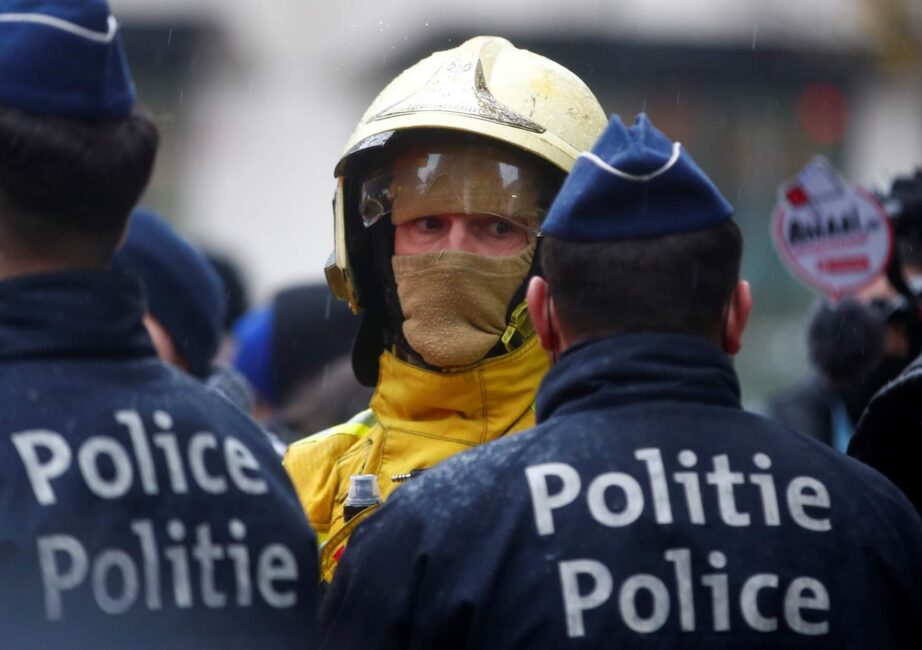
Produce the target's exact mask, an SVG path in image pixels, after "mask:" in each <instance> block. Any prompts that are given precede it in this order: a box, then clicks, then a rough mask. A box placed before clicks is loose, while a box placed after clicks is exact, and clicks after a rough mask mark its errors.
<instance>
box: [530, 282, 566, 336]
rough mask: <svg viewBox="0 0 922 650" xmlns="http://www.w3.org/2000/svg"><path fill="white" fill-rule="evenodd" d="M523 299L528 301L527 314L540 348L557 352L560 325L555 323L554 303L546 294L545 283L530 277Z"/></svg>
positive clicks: (546, 286)
mask: <svg viewBox="0 0 922 650" xmlns="http://www.w3.org/2000/svg"><path fill="white" fill-rule="evenodd" d="M525 297H526V299H527V300H528V314H529V316H531V322H532V323H533V324H534V326H535V332H536V333H537V334H538V340H539V341H540V342H541V347H542V348H544V349H545V350H547V351H548V352H552V353H557V352H559V351H560V350H559V346H560V324H559V323H558V322H557V313H556V311H555V309H554V303H553V301H552V300H551V296H550V294H549V293H548V284H547V281H546V280H545V279H544V278H542V277H540V276H537V275H536V276H534V277H532V279H531V280H529V282H528V291H527V292H526V294H525Z"/></svg>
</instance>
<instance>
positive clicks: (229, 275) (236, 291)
mask: <svg viewBox="0 0 922 650" xmlns="http://www.w3.org/2000/svg"><path fill="white" fill-rule="evenodd" d="M205 257H206V258H207V259H208V261H209V262H211V266H212V267H213V268H214V270H215V271H217V273H218V275H219V276H221V283H222V284H223V286H224V297H225V299H226V300H227V311H226V312H225V313H224V325H223V334H222V338H221V345H220V346H219V347H218V353H217V355H216V356H215V360H216V361H217V362H218V363H219V364H220V365H221V366H222V367H226V366H230V365H232V364H233V360H234V354H235V349H234V337H233V331H232V330H233V329H234V324H235V323H236V322H237V321H238V320H240V318H241V317H242V316H243V315H244V314H245V313H247V312H248V311H249V310H250V290H249V288H248V286H247V280H246V275H245V274H244V272H243V267H242V266H241V265H240V264H239V263H238V262H237V261H236V260H234V258H233V257H231V256H230V255H225V254H223V253H216V252H209V251H205ZM250 397H251V399H253V398H254V397H255V396H253V395H251V396H250ZM252 407H253V404H252V403H251V404H250V408H252Z"/></svg>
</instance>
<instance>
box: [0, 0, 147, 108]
mask: <svg viewBox="0 0 922 650" xmlns="http://www.w3.org/2000/svg"><path fill="white" fill-rule="evenodd" d="M134 102H135V89H134V84H133V83H132V81H131V73H130V72H129V70H128V62H127V60H126V58H125V51H124V49H123V47H122V40H121V35H120V34H119V29H118V23H117V22H116V20H115V18H114V17H113V16H112V14H111V12H110V11H109V4H108V2H106V0H0V104H5V105H7V106H15V107H17V108H22V109H25V110H28V111H33V112H36V113H43V114H48V115H56V116H60V117H73V118H83V119H114V118H123V117H127V116H128V115H129V114H130V113H131V110H132V108H133V106H134Z"/></svg>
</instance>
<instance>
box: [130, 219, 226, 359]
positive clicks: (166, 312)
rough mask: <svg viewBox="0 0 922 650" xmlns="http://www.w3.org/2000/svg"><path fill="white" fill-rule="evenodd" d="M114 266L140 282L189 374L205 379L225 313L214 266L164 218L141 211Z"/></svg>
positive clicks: (149, 306)
mask: <svg viewBox="0 0 922 650" xmlns="http://www.w3.org/2000/svg"><path fill="white" fill-rule="evenodd" d="M112 267H113V268H115V269H117V270H119V271H121V272H123V273H128V274H130V275H134V276H135V277H136V278H138V279H139V280H140V281H141V285H142V286H143V287H144V293H145V294H146V296H147V309H148V311H149V312H150V313H151V315H152V316H153V317H154V318H155V319H157V321H159V322H160V324H161V325H163V328H164V329H165V330H166V332H167V334H169V335H170V339H171V340H172V341H173V345H175V346H176V349H177V350H178V351H179V353H180V354H182V356H183V357H184V358H185V359H186V361H188V362H189V372H191V373H192V374H193V375H195V376H197V377H205V376H206V375H207V374H208V373H209V371H210V370H211V363H212V361H213V360H214V356H215V354H216V353H217V351H218V346H219V345H220V344H221V338H222V336H223V331H224V327H223V326H224V312H225V310H226V309H227V296H226V295H225V293H224V283H223V282H221V276H219V275H218V272H217V271H215V270H214V267H212V266H211V262H209V261H208V260H207V259H206V258H205V256H204V255H202V254H201V253H200V252H199V251H198V250H196V249H195V248H193V247H192V245H191V244H190V243H189V242H187V241H186V240H185V239H183V238H182V237H181V236H180V235H179V233H177V232H176V231H175V230H173V228H172V227H171V226H170V225H169V224H168V223H167V222H166V221H165V220H164V219H163V218H162V217H160V216H158V215H157V214H156V213H154V212H151V211H149V210H143V209H138V210H135V211H134V212H132V213H131V220H130V221H129V222H128V233H127V235H126V237H125V242H124V243H123V244H122V245H121V247H120V248H119V249H118V250H117V251H115V255H114V256H113V258H112Z"/></svg>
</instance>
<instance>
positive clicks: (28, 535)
mask: <svg viewBox="0 0 922 650" xmlns="http://www.w3.org/2000/svg"><path fill="white" fill-rule="evenodd" d="M0 69H2V70H3V73H2V74H0V429H2V435H0V477H2V478H0V647H3V648H43V649H44V648H218V647H220V648H229V647H238V648H253V647H261V648H289V647H312V646H313V644H314V641H313V636H314V634H315V631H316V630H315V628H316V618H315V613H314V607H315V604H316V593H315V592H316V579H317V568H316V556H315V553H316V546H315V542H314V538H313V535H312V533H311V531H310V529H309V526H308V524H307V522H306V521H305V519H304V516H303V513H302V512H301V509H300V507H299V504H298V500H297V497H296V495H295V493H294V490H293V489H292V487H291V484H290V482H289V481H288V479H287V477H286V475H285V473H284V471H283V469H282V468H281V467H279V465H278V462H277V459H276V458H275V457H274V454H273V452H272V450H271V448H270V447H269V445H268V443H267V442H266V441H265V440H264V439H263V437H262V435H261V433H260V431H259V429H258V428H256V427H255V426H254V424H253V423H252V422H250V421H249V420H247V419H246V418H244V417H243V416H242V415H241V414H240V413H238V412H237V411H236V409H234V407H233V406H231V405H230V404H229V403H227V402H225V401H224V400H222V399H220V398H218V397H216V396H213V395H211V394H209V393H208V392H206V390H205V389H204V387H202V386H201V385H200V384H199V383H198V382H197V381H196V380H195V379H194V378H193V377H191V376H189V375H187V374H185V373H183V372H180V371H179V370H176V369H173V368H170V367H167V366H165V365H163V364H162V363H161V362H160V361H159V360H158V359H157V357H156V353H155V351H154V348H153V346H152V344H151V340H150V337H149V336H148V334H147V332H146V331H145V329H144V324H143V322H142V319H143V316H144V313H145V307H144V301H143V297H142V293H141V287H140V285H139V284H138V283H137V281H136V280H134V279H133V278H131V277H128V276H127V275H121V274H119V273H116V272H113V271H108V270H106V267H107V265H108V263H109V260H110V258H111V256H112V252H113V250H114V249H115V247H116V244H117V243H118V241H119V239H120V237H121V236H122V234H123V232H124V230H125V226H126V222H127V220H128V215H129V212H130V210H131V208H132V206H133V204H134V203H135V201H136V200H137V198H138V196H139V195H140V194H141V192H142V190H143V189H144V186H145V185H146V184H147V181H148V178H149V175H150V171H151V167H152V165H153V161H154V156H155V152H156V148H157V131H156V128H155V126H154V125H153V123H152V122H151V121H150V119H149V118H147V117H146V116H145V115H144V114H143V113H141V112H139V110H138V109H136V108H135V92H134V87H133V84H132V82H131V78H130V75H129V71H128V67H127V64H126V61H125V54H124V51H123V48H122V43H121V38H120V35H119V29H118V23H117V21H116V19H115V18H114V17H112V16H111V14H110V12H109V7H108V4H107V3H106V2H105V0H66V1H65V0H46V1H44V2H35V1H34V0H0Z"/></svg>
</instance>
